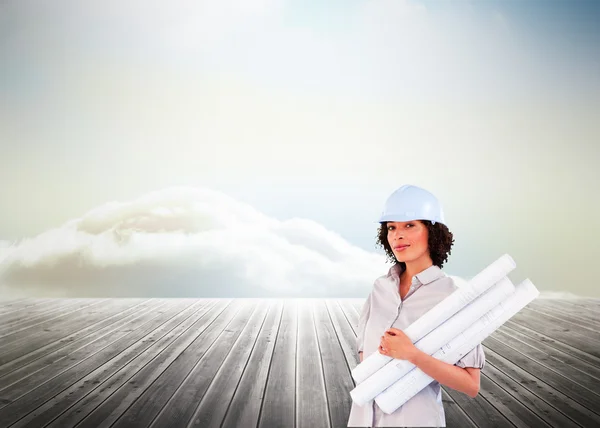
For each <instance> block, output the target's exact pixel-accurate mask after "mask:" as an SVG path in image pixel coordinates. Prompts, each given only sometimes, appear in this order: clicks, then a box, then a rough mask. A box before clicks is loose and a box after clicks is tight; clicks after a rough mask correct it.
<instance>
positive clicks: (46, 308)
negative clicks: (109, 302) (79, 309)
mask: <svg viewBox="0 0 600 428" xmlns="http://www.w3.org/2000/svg"><path fill="white" fill-rule="evenodd" d="M87 300H88V299H53V300H51V301H49V302H47V303H45V304H43V305H36V306H33V307H30V308H23V309H21V310H17V311H15V312H12V313H9V314H6V315H3V316H0V337H1V336H3V335H4V334H5V332H6V331H7V330H12V329H16V328H19V329H20V328H22V327H23V324H24V323H31V322H32V321H36V320H38V319H40V318H43V317H44V316H45V315H48V314H52V313H57V312H60V311H62V310H65V309H67V308H69V307H72V306H73V305H75V304H77V303H82V302H85V301H87ZM49 318H50V317H48V319H49Z"/></svg>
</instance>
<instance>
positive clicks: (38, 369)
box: [0, 301, 167, 391]
mask: <svg viewBox="0 0 600 428" xmlns="http://www.w3.org/2000/svg"><path fill="white" fill-rule="evenodd" d="M154 303H155V306H153V307H152V306H151V307H149V308H146V310H145V311H143V312H142V313H141V314H138V316H137V317H134V318H130V319H128V321H127V323H120V324H119V325H118V326H117V327H114V328H113V329H112V330H107V331H104V334H101V335H94V336H95V340H91V341H88V342H87V343H85V344H81V343H79V344H76V345H73V344H70V345H68V346H66V347H65V348H63V349H61V351H59V352H55V353H53V354H51V355H49V356H47V357H46V358H40V359H38V360H37V361H34V362H33V363H31V364H28V365H26V366H24V367H21V368H18V369H15V370H12V371H11V372H10V373H6V374H4V375H3V376H2V377H1V378H0V382H1V385H2V386H0V391H2V390H3V389H5V388H7V387H8V386H9V385H13V384H15V383H17V382H24V380H25V379H26V378H28V377H31V376H35V378H34V379H33V380H32V381H31V382H33V383H34V384H36V385H37V384H40V383H42V382H43V378H41V377H39V376H40V375H41V373H43V372H44V371H45V373H48V374H49V375H52V376H55V375H56V374H58V373H57V371H58V370H59V369H60V368H62V367H63V366H65V365H66V366H71V365H73V364H72V363H69V362H68V361H78V359H79V358H80V357H82V356H86V355H91V354H92V353H93V352H95V351H94V349H97V348H98V347H99V346H101V345H102V344H103V343H110V342H112V341H114V340H115V338H116V335H119V334H122V333H120V332H121V331H123V330H125V329H127V328H132V327H133V328H135V326H136V325H138V324H141V323H144V322H145V320H148V319H151V318H153V317H155V316H156V315H157V312H156V311H157V310H159V309H158V308H160V307H161V306H163V305H165V304H166V303H167V302H166V301H165V302H159V301H156V302H154ZM156 303H158V305H156ZM108 333H110V334H108ZM3 367H4V366H3ZM13 390H14V387H13Z"/></svg>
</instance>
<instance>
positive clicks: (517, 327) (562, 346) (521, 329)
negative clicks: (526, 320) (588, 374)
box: [502, 320, 600, 367]
mask: <svg viewBox="0 0 600 428" xmlns="http://www.w3.org/2000/svg"><path fill="white" fill-rule="evenodd" d="M530 327H532V326H525V325H521V324H517V323H515V322H513V321H511V320H508V321H507V322H506V323H504V324H503V325H502V329H505V330H506V331H507V332H508V331H514V332H518V333H521V334H523V335H525V336H527V337H530V338H532V339H533V340H536V341H538V342H539V343H544V344H546V345H548V346H552V347H553V348H555V349H558V350H560V351H562V352H564V353H565V354H568V355H571V356H573V357H576V358H578V359H580V360H582V361H584V362H586V363H588V364H591V365H594V366H596V367H600V358H598V357H596V356H594V355H590V354H588V353H587V352H584V351H582V350H580V349H577V348H576V347H575V346H573V345H571V344H569V343H563V342H561V341H559V340H556V339H553V338H551V337H549V336H546V335H545V334H542V333H539V332H537V331H535V330H532V328H530Z"/></svg>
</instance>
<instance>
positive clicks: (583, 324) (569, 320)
mask: <svg viewBox="0 0 600 428" xmlns="http://www.w3.org/2000/svg"><path fill="white" fill-rule="evenodd" d="M525 310H527V313H528V314H530V315H531V316H533V317H535V316H536V314H540V315H542V316H544V317H545V318H546V319H548V320H553V321H554V322H555V323H560V325H561V326H563V327H570V328H579V329H582V331H581V333H583V334H584V335H586V336H587V335H588V334H590V335H591V336H592V337H594V336H595V337H596V338H597V339H598V341H599V342H600V333H598V331H599V329H600V323H598V322H594V321H586V320H584V319H581V318H577V317H574V316H572V315H565V314H563V313H560V312H559V311H556V310H548V309H542V308H529V307H528V308H526V309H525ZM583 330H587V331H583ZM588 332H589V333H588Z"/></svg>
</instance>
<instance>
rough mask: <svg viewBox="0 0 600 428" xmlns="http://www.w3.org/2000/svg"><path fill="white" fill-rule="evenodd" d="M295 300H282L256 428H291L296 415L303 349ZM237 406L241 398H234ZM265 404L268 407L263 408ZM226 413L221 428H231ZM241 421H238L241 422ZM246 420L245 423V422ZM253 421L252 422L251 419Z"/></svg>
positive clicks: (230, 421)
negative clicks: (298, 378) (222, 427)
mask: <svg viewBox="0 0 600 428" xmlns="http://www.w3.org/2000/svg"><path fill="white" fill-rule="evenodd" d="M297 342H298V300H297V299H286V300H284V307H283V314H282V318H281V325H280V326H279V331H278V332H277V338H276V340H275V344H274V350H273V359H272V361H271V367H270V369H269V376H268V378H267V385H266V387H265V395H264V398H263V406H262V408H261V411H260V414H259V423H258V428H270V427H294V426H295V423H296V422H295V419H296V417H295V414H296V391H297V389H298V388H297V383H296V364H297V359H298V358H304V357H305V355H304V349H302V348H298V346H297ZM234 400H236V402H239V400H242V396H239V397H238V394H236V397H234ZM264 403H268V405H266V406H265V405H264ZM230 412H231V410H230V411H229V412H228V414H227V416H226V417H225V421H224V426H226V427H229V426H235V425H232V422H234V421H235V420H236V419H235V417H234V416H233V415H232V416H231V417H230V416H229V413H230ZM240 420H241V419H240ZM244 420H245V419H244ZM250 420H252V419H250Z"/></svg>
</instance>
